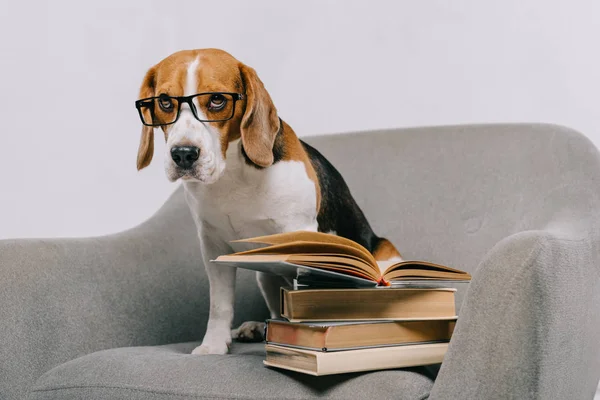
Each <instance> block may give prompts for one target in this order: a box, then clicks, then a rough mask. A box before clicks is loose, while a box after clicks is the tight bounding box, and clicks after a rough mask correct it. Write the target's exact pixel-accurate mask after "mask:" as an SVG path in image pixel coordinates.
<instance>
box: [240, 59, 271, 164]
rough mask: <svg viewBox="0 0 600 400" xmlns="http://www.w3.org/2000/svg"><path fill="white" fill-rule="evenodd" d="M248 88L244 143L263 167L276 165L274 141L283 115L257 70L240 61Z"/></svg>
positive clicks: (242, 130)
mask: <svg viewBox="0 0 600 400" xmlns="http://www.w3.org/2000/svg"><path fill="white" fill-rule="evenodd" d="M240 74H241V76H242V81H243V83H244V88H245V91H246V93H245V97H246V110H245V111H244V116H243V117H242V123H241V126H240V128H241V134H242V145H243V146H244V150H245V152H246V155H247V156H248V158H249V159H250V160H251V161H252V162H253V163H254V164H256V165H258V166H260V167H268V166H269V165H271V164H273V143H274V142H275V137H276V136H277V132H278V131H279V118H278V117H277V110H276V109H275V105H274V104H273V101H272V100H271V96H269V93H268V92H267V90H266V89H265V87H264V85H263V83H262V81H261V80H260V79H259V78H258V75H257V74H256V71H254V69H252V68H250V67H248V66H247V65H244V64H240Z"/></svg>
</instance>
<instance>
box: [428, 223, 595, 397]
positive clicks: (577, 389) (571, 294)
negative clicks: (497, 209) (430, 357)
mask: <svg viewBox="0 0 600 400" xmlns="http://www.w3.org/2000/svg"><path fill="white" fill-rule="evenodd" d="M566 232H569V230H568V229H564V227H563V229H557V230H552V231H550V230H548V231H525V232H521V233H518V234H515V235H512V236H509V237H508V238H506V239H504V240H502V241H500V242H499V243H498V244H497V245H496V246H495V247H494V248H493V249H492V250H491V251H490V252H489V253H488V255H487V256H486V257H485V259H484V260H483V261H482V263H481V264H480V266H479V268H478V270H477V271H476V272H475V274H474V275H473V280H472V282H471V284H470V287H469V289H468V292H467V294H466V297H465V300H464V303H463V306H462V309H461V314H460V317H459V320H458V323H457V326H456V330H455V335H454V337H453V338H452V341H451V343H450V347H449V350H448V353H447V355H446V358H445V360H444V362H443V364H442V367H441V369H440V372H439V375H438V378H437V380H436V382H435V385H434V388H433V390H432V393H431V396H430V399H478V400H483V399H496V398H505V399H508V398H510V399H592V398H593V396H594V392H595V390H596V386H597V384H598V378H599V376H600V342H599V340H598V338H600V312H599V311H598V310H600V262H599V259H600V249H599V246H598V243H599V241H598V238H597V234H577V233H574V232H572V231H571V232H570V233H566Z"/></svg>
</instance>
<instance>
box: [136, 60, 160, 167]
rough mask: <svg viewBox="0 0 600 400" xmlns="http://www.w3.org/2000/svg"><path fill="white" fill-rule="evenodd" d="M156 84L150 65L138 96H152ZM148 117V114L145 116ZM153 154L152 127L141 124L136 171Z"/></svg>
mask: <svg viewBox="0 0 600 400" xmlns="http://www.w3.org/2000/svg"><path fill="white" fill-rule="evenodd" d="M155 84H156V67H152V68H150V69H149V70H148V72H146V76H145V77H144V80H143V81H142V86H141V87H140V94H139V98H140V99H144V98H147V97H152V96H154V87H155ZM145 118H150V115H149V113H148V115H146V116H145ZM153 155H154V128H153V127H151V126H146V125H143V126H142V136H141V137H140V144H139V148H138V155H137V169H138V171H139V170H140V169H142V168H145V167H147V166H148V165H149V164H150V162H151V161H152V156H153Z"/></svg>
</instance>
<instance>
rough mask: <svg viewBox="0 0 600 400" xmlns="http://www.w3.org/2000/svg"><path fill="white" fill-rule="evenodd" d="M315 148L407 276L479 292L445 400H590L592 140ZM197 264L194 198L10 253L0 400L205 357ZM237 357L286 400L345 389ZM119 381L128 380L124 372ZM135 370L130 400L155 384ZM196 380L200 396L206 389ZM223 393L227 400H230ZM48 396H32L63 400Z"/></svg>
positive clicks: (249, 302)
mask: <svg viewBox="0 0 600 400" xmlns="http://www.w3.org/2000/svg"><path fill="white" fill-rule="evenodd" d="M304 140H306V141H307V142H309V143H311V144H313V145H314V146H315V147H316V148H317V149H319V150H320V151H321V152H322V153H323V154H324V155H325V156H326V157H328V158H329V160H330V161H332V163H333V164H334V165H335V166H336V167H337V168H338V169H339V170H340V171H341V172H342V174H343V176H344V177H345V179H346V181H347V182H348V184H349V186H350V189H351V191H352V193H353V195H354V196H355V198H356V200H357V202H358V203H359V205H360V206H361V207H362V208H363V210H364V212H365V214H366V215H367V218H368V219H369V220H370V222H371V224H372V226H373V228H374V229H375V230H376V232H377V233H378V234H380V235H383V236H386V237H388V238H389V239H390V240H392V241H393V242H394V243H395V244H396V245H397V247H398V248H399V249H400V251H401V252H402V253H403V255H404V256H405V258H420V259H427V260H431V261H437V262H441V263H445V264H449V265H451V266H456V267H458V268H461V269H465V270H468V271H470V272H472V273H473V274H474V280H473V282H472V283H471V285H470V287H469V288H468V291H467V293H466V297H465V300H464V302H462V297H461V299H460V300H459V304H462V307H461V309H460V314H459V320H458V324H457V328H456V333H455V336H454V337H453V340H452V342H451V344H450V349H449V352H448V355H447V356H446V358H445V360H444V363H443V365H442V368H441V370H440V374H439V376H438V377H437V379H436V381H435V384H434V386H433V389H432V391H431V398H433V399H449V398H460V399H492V398H514V399H522V398H527V399H554V398H556V399H571V398H573V399H582V398H590V399H591V398H592V397H593V393H594V391H595V387H596V385H597V383H598V378H599V377H600V365H599V361H600V354H599V353H600V347H599V346H598V345H599V344H600V343H599V340H598V339H597V338H598V337H600V335H599V333H600V332H599V330H600V320H599V318H600V317H599V312H598V310H599V309H600V290H599V289H600V287H599V286H600V285H599V282H600V276H599V275H600V260H599V258H600V249H599V243H600V234H599V227H600V215H599V213H600V183H599V181H598V180H599V177H600V161H599V160H600V159H599V156H598V151H597V150H596V148H595V147H594V146H593V145H592V144H591V143H590V142H589V141H588V140H587V139H586V138H585V137H583V136H582V135H580V134H579V133H577V132H575V131H572V130H570V129H567V128H563V127H559V126H553V125H525V124H498V125H472V126H450V127H432V128H418V129H397V130H388V131H377V132H358V133H351V134H345V135H333V136H321V137H309V138H305V139H304ZM182 226H183V227H186V228H185V229H182ZM199 260H200V258H199V254H198V246H197V239H196V234H195V232H194V228H193V222H192V221H191V220H190V218H189V212H188V211H187V209H186V206H185V204H184V202H183V199H182V195H181V192H180V191H177V192H176V193H174V195H173V196H172V198H171V199H170V200H169V201H168V202H167V204H166V205H165V206H164V207H163V208H162V209H161V210H160V211H159V212H158V213H157V214H156V215H155V216H154V217H153V218H151V219H150V220H149V221H147V222H145V223H144V224H141V225H140V226H138V227H136V228H133V229H132V230H130V231H127V232H122V233H119V234H116V235H109V236H106V237H101V238H89V239H56V240H10V241H4V242H0V304H2V307H0V320H2V321H3V323H2V324H0V337H1V338H2V342H0V397H1V398H6V399H16V398H21V396H22V395H23V394H24V393H25V392H26V391H27V390H28V389H30V388H31V387H32V386H33V384H34V383H33V382H34V381H35V380H36V379H37V378H38V377H39V376H40V375H42V374H43V373H44V372H46V371H48V370H49V369H50V368H52V367H54V366H58V367H57V368H55V369H54V370H52V371H50V372H48V374H47V375H46V376H45V377H44V378H43V379H41V380H40V381H39V382H38V383H37V386H36V387H37V388H42V387H50V386H49V385H57V384H59V383H60V381H62V385H69V384H72V383H73V382H79V383H80V385H81V382H82V381H81V380H78V379H79V378H77V377H76V376H75V375H76V374H74V373H72V372H70V373H67V372H68V371H74V370H70V369H69V368H71V367H70V366H73V365H75V366H76V368H77V366H80V365H81V366H83V365H86V364H84V362H87V361H86V360H89V358H83V359H79V360H75V361H72V363H69V364H65V365H60V364H62V363H64V362H65V361H68V360H71V359H74V358H76V357H79V356H81V355H84V354H88V353H92V352H94V351H97V350H102V349H109V348H114V347H126V346H151V345H156V344H167V343H176V342H187V341H191V340H199V339H200V338H201V336H202V334H203V332H204V329H205V323H206V317H207V315H206V312H207V305H208V297H207V294H208V290H207V283H206V279H205V275H204V271H203V268H202V267H201V262H200V261H199ZM237 291H238V296H237V307H236V313H237V314H236V319H237V320H238V321H240V320H245V319H258V318H262V317H263V316H265V315H266V313H265V308H264V305H263V304H262V301H261V299H260V295H259V293H258V290H257V289H256V285H255V283H254V278H253V277H252V275H250V274H247V273H244V272H241V273H240V277H239V278H238V288H237ZM177 348H178V347H177ZM182 348H183V347H182ZM169 349H170V350H169ZM173 349H176V348H174V347H167V348H163V349H152V348H144V350H142V349H137V350H136V349H124V350H112V352H108V353H100V354H95V355H90V356H86V357H104V356H105V355H106V354H109V355H110V354H112V355H114V357H113V356H110V357H111V359H113V360H116V359H118V357H119V356H118V354H125V353H120V352H121V351H123V352H134V353H135V354H140V357H146V356H145V355H143V354H147V356H148V357H150V358H153V357H156V358H155V359H156V360H158V359H159V358H160V357H162V355H164V357H165V359H169V358H170V357H171V356H169V351H173ZM136 352H141V353H136ZM103 354H104V356H103ZM159 355H160V356H159ZM176 356H177V357H182V359H185V360H186V361H181V363H182V364H181V365H184V364H185V363H187V362H192V363H193V362H197V363H198V364H199V365H198V367H197V368H198V370H202V368H207V370H210V367H209V366H208V364H206V363H208V361H207V360H208V359H202V360H200V359H198V360H196V359H192V358H188V357H183V356H182V355H180V354H178V355H176ZM173 357H175V355H173ZM211 357H212V358H211V359H212V360H214V368H220V367H223V372H222V374H223V376H228V374H230V373H231V371H233V370H234V369H235V368H237V366H238V363H233V365H230V364H228V363H229V362H230V361H229V360H230V358H231V357H232V356H224V357H217V356H211ZM235 357H239V358H244V357H256V359H255V360H254V361H250V360H247V361H240V364H239V365H246V364H242V363H246V362H248V363H251V364H252V365H253V366H254V367H253V369H252V372H245V373H247V374H256V375H249V376H255V377H256V379H258V380H260V381H261V382H262V385H261V387H263V388H270V389H271V390H277V388H278V386H277V383H278V382H283V381H285V382H287V380H288V379H289V380H290V382H289V383H288V384H289V385H298V386H293V387H294V389H290V390H291V391H290V392H289V393H291V394H292V396H293V395H294V394H296V395H298V396H303V394H302V393H304V394H312V395H315V396H316V394H318V389H315V387H316V386H315V385H327V383H328V382H335V379H337V378H334V377H329V378H323V379H322V380H319V381H318V382H320V383H315V382H316V381H310V380H303V378H297V377H296V378H294V377H292V376H290V374H287V373H283V372H275V371H272V370H269V369H266V368H264V367H262V365H261V364H260V362H259V356H250V355H245V356H241V355H240V356H235ZM188 359H189V360H192V361H187V360H188ZM98 360H100V358H98ZM77 363H82V364H77ZM99 364H100V363H99ZM105 365H106V364H105ZM111 365H114V371H112V372H111V374H112V373H114V375H119V374H118V373H117V372H116V371H118V370H119V368H120V366H117V365H120V364H111ZM248 365H250V364H248ZM82 368H83V367H81V368H80V369H82ZM107 368H108V367H107ZM111 368H112V367H111ZM123 368H125V366H123ZM139 368H140V370H139V375H135V376H132V375H129V376H130V381H131V382H130V383H131V384H134V383H135V382H138V383H139V382H144V379H146V378H147V377H149V376H150V375H148V374H152V373H153V371H155V370H153V369H152V367H151V366H150V364H149V366H148V369H146V367H144V366H143V365H139ZM194 368H196V367H194ZM82 370H83V369H82ZM123 371H125V370H123ZM226 371H229V372H226ZM165 373H166V372H165ZM387 373H389V374H395V373H396V372H395V371H388V372H387ZM377 374H379V373H377ZM377 374H367V375H365V376H367V377H369V376H375V375H377ZM95 375H100V376H104V377H106V376H107V375H102V373H101V372H98V373H97V374H95ZM416 375H417V374H415V375H412V376H411V377H410V378H408V377H407V376H406V375H401V376H403V377H404V378H401V380H400V381H398V382H397V384H396V388H397V391H398V393H401V392H403V391H407V392H409V393H412V392H411V390H412V389H411V388H425V387H426V386H423V385H421V384H419V382H422V380H421V379H422V377H418V376H417V377H415V376H416ZM124 376H127V375H124ZM156 376H157V379H159V377H160V373H158V372H157V373H156ZM210 376H211V375H208V377H207V378H206V379H211V378H210ZM377 376H380V375H377ZM381 376H383V375H381ZM390 376H395V375H390ZM134 378H135V379H134ZM115 379H116V378H115ZM197 379H198V381H197V382H196V383H197V384H198V385H199V386H198V387H205V386H202V385H208V383H207V382H205V381H202V377H197ZM240 379H245V378H240ZM280 379H281V380H280ZM294 379H295V380H294ZM355 379H367V378H365V377H364V376H363V375H360V377H356V378H355ZM373 379H379V378H377V377H376V378H373ZM134 381H135V382H134ZM292 381H293V383H292ZM352 381H354V380H352ZM90 382H92V381H91V380H90ZM229 384H230V385H232V386H231V388H233V387H234V386H233V385H234V383H228V385H229ZM44 385H46V386H44ZM190 385H192V386H189V387H193V383H190ZM345 385H350V386H347V387H348V388H353V387H354V386H352V385H354V383H351V382H350V381H348V382H345V383H344V384H343V385H341V386H340V389H339V390H341V392H335V391H334V392H331V393H332V395H333V393H339V395H340V396H342V394H343V393H346V392H344V390H346V389H344V387H346V386H345ZM290 387H292V386H290ZM86 390H87V389H86ZM89 390H91V389H89ZM227 390H229V389H227ZM227 390H226V389H225V388H224V389H223V393H229V394H226V395H225V397H224V398H229V397H233V392H228V391H227ZM231 390H233V389H231ZM257 390H258V389H257ZM335 390H337V389H335ZM51 393H52V392H34V395H35V396H46V397H42V398H64V397H60V396H58V397H51V396H52V394H51ZM82 393H83V392H82ZM90 393H91V392H90ZM254 393H257V392H254ZM415 393H416V392H415ZM62 394H64V393H62ZM199 395H202V393H199ZM230 395H231V396H230ZM238 395H243V393H241V394H240V393H238ZM49 396H50V397H49ZM82 396H83V395H82ZM227 396H229V397H227ZM83 397H84V398H86V397H85V396H83ZM88 398H95V397H92V395H91V394H90V395H89V396H88ZM146 398H148V397H146ZM173 398H178V397H176V396H175V397H173ZM300 398H302V397H300Z"/></svg>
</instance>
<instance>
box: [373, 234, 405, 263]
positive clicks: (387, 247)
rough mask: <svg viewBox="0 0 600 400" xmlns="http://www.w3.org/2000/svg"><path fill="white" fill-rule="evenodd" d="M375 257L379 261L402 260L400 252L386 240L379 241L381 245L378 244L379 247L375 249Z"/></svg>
mask: <svg viewBox="0 0 600 400" xmlns="http://www.w3.org/2000/svg"><path fill="white" fill-rule="evenodd" d="M373 257H375V259H376V260H377V261H387V260H389V259H390V258H394V257H399V258H402V256H401V255H400V252H399V251H398V250H396V247H394V245H393V244H392V243H391V242H390V241H389V240H387V239H385V238H380V239H379V243H377V246H375V249H373Z"/></svg>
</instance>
